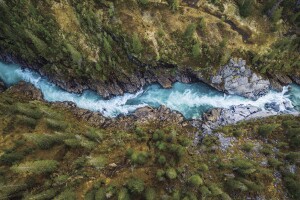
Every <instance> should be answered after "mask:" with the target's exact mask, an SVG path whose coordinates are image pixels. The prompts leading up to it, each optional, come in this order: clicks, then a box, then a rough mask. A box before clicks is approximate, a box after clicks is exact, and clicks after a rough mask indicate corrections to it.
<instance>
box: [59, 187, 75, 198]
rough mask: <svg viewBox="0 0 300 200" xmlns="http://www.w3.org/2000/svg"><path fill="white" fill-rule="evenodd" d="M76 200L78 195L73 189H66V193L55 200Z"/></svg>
mask: <svg viewBox="0 0 300 200" xmlns="http://www.w3.org/2000/svg"><path fill="white" fill-rule="evenodd" d="M73 199H76V194H75V191H74V190H73V189H66V190H65V191H63V192H61V193H60V194H59V195H58V196H57V197H55V198H54V200H73Z"/></svg>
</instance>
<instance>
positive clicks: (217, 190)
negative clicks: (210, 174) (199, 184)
mask: <svg viewBox="0 0 300 200" xmlns="http://www.w3.org/2000/svg"><path fill="white" fill-rule="evenodd" d="M209 190H210V192H211V195H212V196H218V195H221V194H222V193H223V191H222V190H221V189H220V188H219V187H218V186H217V185H216V184H211V185H209Z"/></svg>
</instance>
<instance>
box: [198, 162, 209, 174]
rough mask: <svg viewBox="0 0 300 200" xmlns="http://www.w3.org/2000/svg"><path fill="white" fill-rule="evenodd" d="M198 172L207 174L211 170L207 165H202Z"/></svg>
mask: <svg viewBox="0 0 300 200" xmlns="http://www.w3.org/2000/svg"><path fill="white" fill-rule="evenodd" d="M198 170H199V171H201V172H207V171H208V170H209V167H208V166H207V165H206V164H204V163H202V164H200V166H199V168H198Z"/></svg>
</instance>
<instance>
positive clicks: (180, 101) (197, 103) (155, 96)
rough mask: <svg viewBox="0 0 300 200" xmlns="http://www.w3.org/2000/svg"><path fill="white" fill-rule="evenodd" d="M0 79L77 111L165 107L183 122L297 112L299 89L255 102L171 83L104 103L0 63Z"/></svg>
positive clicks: (106, 112) (291, 88)
mask: <svg viewBox="0 0 300 200" xmlns="http://www.w3.org/2000/svg"><path fill="white" fill-rule="evenodd" d="M0 79H1V80H2V81H4V83H5V84H6V85H7V86H11V85H14V84H16V83H18V82H19V81H21V80H23V81H26V82H29V83H32V84H33V85H35V87H37V88H38V89H40V90H41V91H42V93H43V95H44V99H45V100H47V101H49V102H55V101H57V102H61V101H71V102H74V103H75V104H76V105H77V106H78V107H80V108H85V109H88V110H92V111H98V112H101V113H102V114H103V115H104V116H106V117H116V116H118V115H120V114H125V115H126V114H129V113H131V112H133V111H135V110H136V109H137V108H140V107H143V106H147V105H148V106H152V107H158V106H160V105H165V106H167V107H169V108H171V109H172V110H176V111H179V112H181V113H182V114H183V115H184V116H185V117H186V118H187V119H194V118H198V117H199V116H201V115H202V114H203V113H204V112H206V111H207V110H209V109H210V108H215V107H220V108H229V107H230V106H233V105H240V104H244V105H253V106H257V107H260V108H261V109H266V108H267V105H268V104H273V105H274V104H276V105H277V107H278V109H279V110H278V112H279V113H280V112H285V111H286V104H289V105H290V106H291V107H294V108H295V109H297V110H299V108H300V86H298V85H295V84H292V85H290V86H287V87H284V90H283V91H282V92H276V91H270V92H269V93H268V94H266V95H265V96H262V97H260V98H259V99H257V100H255V101H254V100H250V99H247V98H244V97H240V96H237V95H227V94H224V93H222V92H219V91H217V90H216V89H214V88H212V87H210V86H208V85H206V84H204V83H193V84H184V83H175V84H174V85H173V87H172V88H171V89H164V88H162V87H161V86H159V85H157V84H153V85H150V86H147V87H145V88H143V89H141V90H140V91H138V92H137V93H135V94H128V93H127V94H124V95H122V96H116V97H113V98H111V99H109V100H105V99H103V98H102V97H101V96H100V95H98V94H97V93H95V92H93V91H89V90H87V91H84V92H83V93H82V94H75V93H70V92H67V91H65V90H63V89H61V88H59V87H58V86H56V85H55V84H53V83H51V82H49V80H48V79H47V78H44V77H41V76H40V75H39V74H38V73H36V72H34V71H31V70H29V69H21V67H20V66H18V65H14V64H4V63H1V62H0Z"/></svg>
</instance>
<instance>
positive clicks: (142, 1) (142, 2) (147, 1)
mask: <svg viewBox="0 0 300 200" xmlns="http://www.w3.org/2000/svg"><path fill="white" fill-rule="evenodd" d="M139 3H140V4H142V5H144V6H145V5H148V3H149V0H139Z"/></svg>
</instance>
